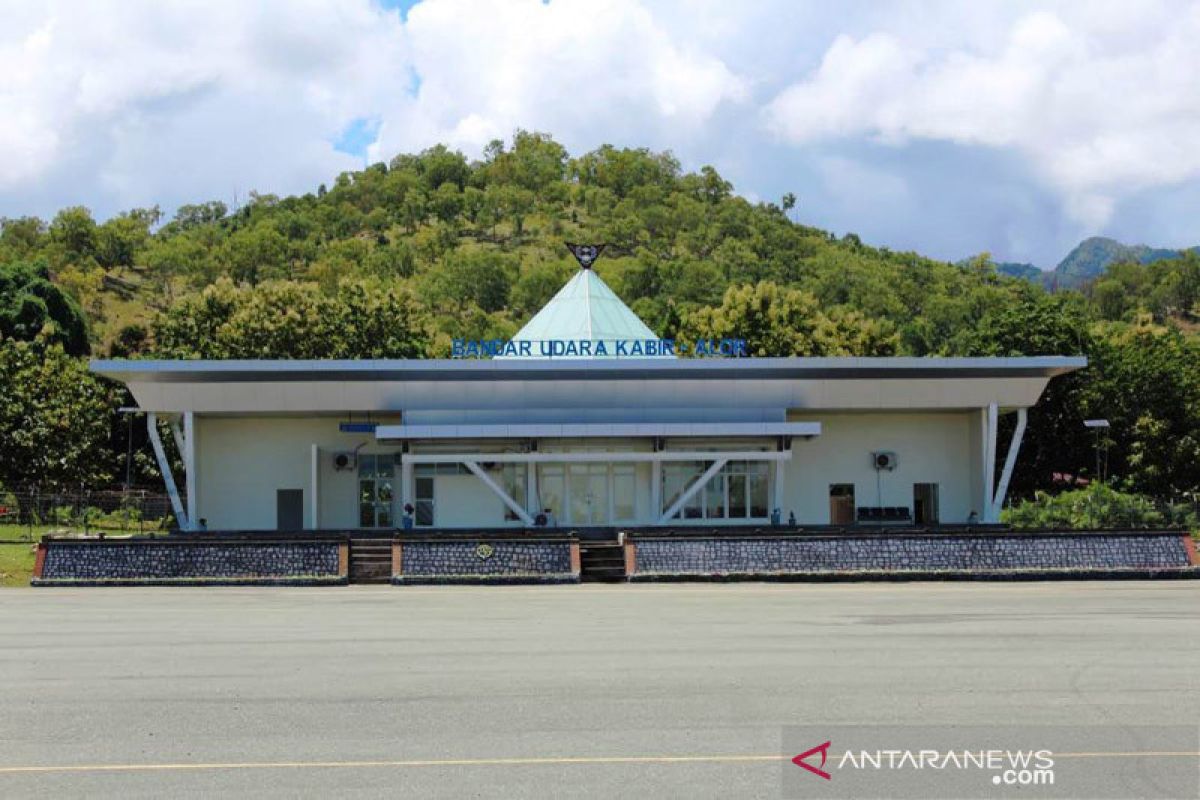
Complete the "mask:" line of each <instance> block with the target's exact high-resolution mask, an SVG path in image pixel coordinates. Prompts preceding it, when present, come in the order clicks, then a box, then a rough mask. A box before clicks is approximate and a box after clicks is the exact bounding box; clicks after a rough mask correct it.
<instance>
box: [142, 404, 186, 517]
mask: <svg viewBox="0 0 1200 800" xmlns="http://www.w3.org/2000/svg"><path fill="white" fill-rule="evenodd" d="M146 432H147V433H148V434H149V435H150V445H151V446H152V447H153V448H154V458H155V459H156V460H157V461H158V471H159V472H160V473H161V474H162V477H163V483H165V484H166V485H167V495H168V496H169V497H170V498H171V510H172V511H174V512H175V521H176V522H177V523H179V527H180V529H182V530H189V526H188V516H187V512H186V511H184V509H183V503H182V502H180V500H179V489H177V488H176V486H175V475H174V474H173V473H172V472H171V462H170V461H169V460H168V459H167V453H166V451H165V450H163V445H162V439H161V438H160V437H159V435H158V415H157V414H155V413H154V412H153V411H150V412H148V413H147V414H146Z"/></svg>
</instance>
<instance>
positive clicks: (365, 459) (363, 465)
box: [358, 453, 375, 478]
mask: <svg viewBox="0 0 1200 800" xmlns="http://www.w3.org/2000/svg"><path fill="white" fill-rule="evenodd" d="M374 475H375V456H373V455H368V454H366V453H359V454H358V476H359V477H360V478H371V477H374Z"/></svg>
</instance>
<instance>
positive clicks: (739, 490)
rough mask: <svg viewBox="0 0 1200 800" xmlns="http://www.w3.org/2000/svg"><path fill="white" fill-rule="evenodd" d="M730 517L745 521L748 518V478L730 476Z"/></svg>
mask: <svg viewBox="0 0 1200 800" xmlns="http://www.w3.org/2000/svg"><path fill="white" fill-rule="evenodd" d="M729 517H730V518H731V519H745V517H746V476H745V475H730V476H729Z"/></svg>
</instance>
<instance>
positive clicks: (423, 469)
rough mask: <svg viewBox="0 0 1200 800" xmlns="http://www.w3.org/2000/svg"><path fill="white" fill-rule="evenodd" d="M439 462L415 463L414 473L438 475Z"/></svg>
mask: <svg viewBox="0 0 1200 800" xmlns="http://www.w3.org/2000/svg"><path fill="white" fill-rule="evenodd" d="M436 474H437V464H413V475H416V476H418V477H419V476H421V475H436Z"/></svg>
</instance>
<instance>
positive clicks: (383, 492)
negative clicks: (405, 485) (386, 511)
mask: <svg viewBox="0 0 1200 800" xmlns="http://www.w3.org/2000/svg"><path fill="white" fill-rule="evenodd" d="M375 491H376V493H377V497H378V499H379V502H380V503H386V504H388V505H391V502H392V497H393V496H394V493H393V491H392V482H391V481H390V480H386V479H384V480H381V481H377V482H376V485H375Z"/></svg>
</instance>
